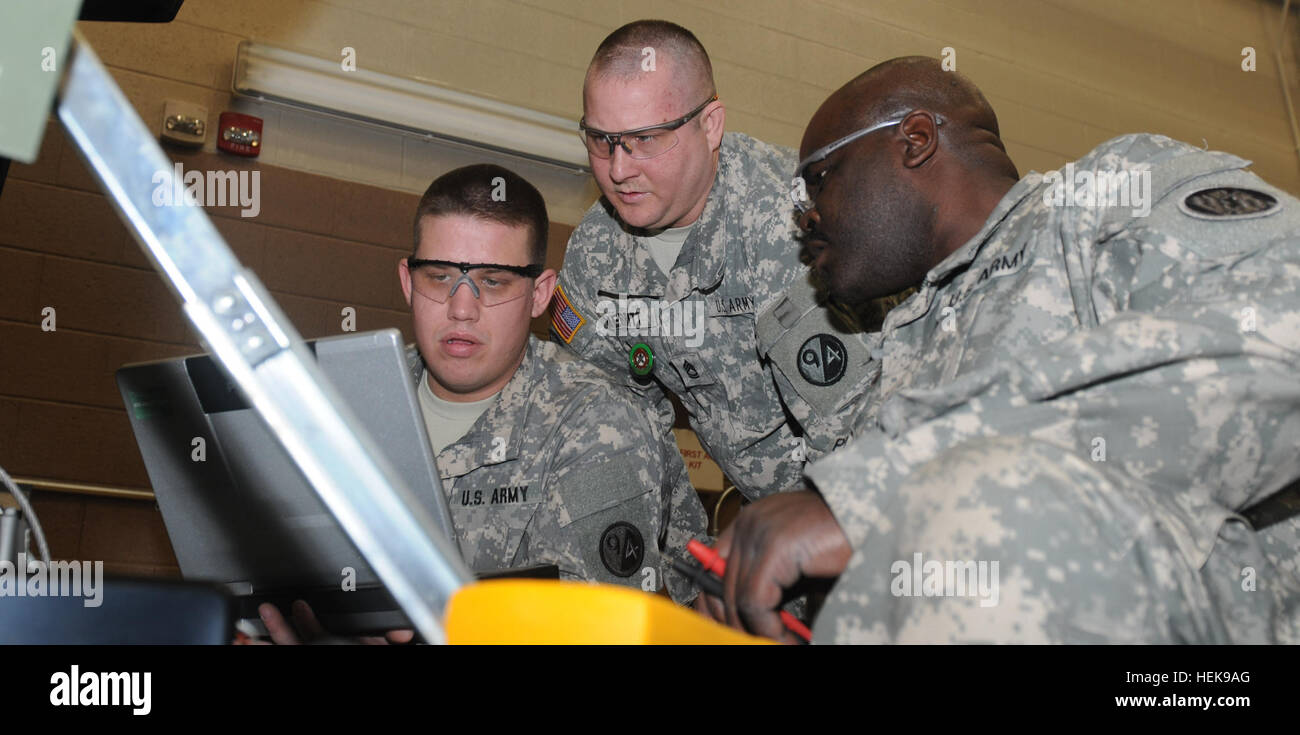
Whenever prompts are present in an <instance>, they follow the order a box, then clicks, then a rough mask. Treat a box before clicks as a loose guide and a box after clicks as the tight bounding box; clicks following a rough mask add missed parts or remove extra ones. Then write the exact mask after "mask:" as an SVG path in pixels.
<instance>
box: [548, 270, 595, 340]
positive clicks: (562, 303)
mask: <svg viewBox="0 0 1300 735" xmlns="http://www.w3.org/2000/svg"><path fill="white" fill-rule="evenodd" d="M586 322H587V320H586V319H583V318H582V315H581V314H579V313H578V310H577V309H575V308H573V304H572V303H570V302H569V297H568V296H567V295H565V293H564V287H563V286H560V285H558V284H557V285H556V286H555V295H554V296H552V297H551V329H554V330H555V333H556V334H558V335H560V339H562V340H564V343H565V344H569V343H570V342H572V341H573V335H575V334H577V333H578V329H580V328H581V327H582V325H583V324H586Z"/></svg>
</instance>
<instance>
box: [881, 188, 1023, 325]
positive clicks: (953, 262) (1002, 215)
mask: <svg viewBox="0 0 1300 735" xmlns="http://www.w3.org/2000/svg"><path fill="white" fill-rule="evenodd" d="M1042 181H1043V176H1042V174H1039V173H1038V172H1036V171H1031V172H1030V173H1029V174H1027V175H1026V176H1025V177H1024V178H1023V179H1021V180H1020V181H1017V182H1016V185H1015V186H1013V187H1011V190H1010V191H1008V192H1007V193H1006V194H1005V195H1003V197H1002V199H1001V200H999V201H998V204H997V206H996V207H994V208H993V211H992V212H991V213H990V214H989V216H988V219H986V220H984V226H983V227H981V228H980V231H979V232H977V233H976V234H975V236H974V237H972V238H971V239H969V240H967V241H966V244H964V245H962V246H961V247H959V248H957V249H956V250H954V251H953V252H952V253H950V254H949V255H948V257H946V258H944V259H943V261H942V262H940V263H939V265H936V266H935V267H934V268H931V269H930V272H929V273H926V274H925V280H924V281H922V282H921V286H920V288H919V289H917V292H916V293H914V294H912V296H911V297H910V298H908V299H907V300H906V301H904V302H903V303H902V304H899V305H898V306H897V307H896V308H894V309H893V310H891V311H890V312H889V315H888V316H886V317H885V324H884V328H883V331H889V330H891V329H893V328H895V327H900V326H902V325H904V324H909V323H911V322H913V321H915V320H917V319H919V318H920V317H921V316H922V315H924V314H926V313H927V312H929V311H930V302H931V300H932V299H933V298H934V294H935V292H936V290H937V287H938V285H939V284H942V283H943V282H944V281H945V280H946V279H947V278H948V277H949V276H951V275H952V274H953V273H955V272H956V271H958V270H959V269H962V268H965V267H966V266H968V265H970V264H971V261H973V260H975V256H977V255H979V252H980V250H982V249H983V248H984V245H985V244H986V243H987V242H988V241H989V240H990V239H991V238H992V237H993V234H994V233H995V232H997V230H998V228H999V227H1001V226H1002V223H1003V221H1005V220H1006V218H1007V216H1008V215H1010V214H1011V212H1012V211H1014V210H1015V209H1016V207H1019V206H1020V204H1021V203H1022V202H1023V201H1024V200H1025V198H1026V197H1028V196H1029V195H1030V194H1031V193H1033V191H1034V190H1035V189H1037V188H1038V186H1039V185H1040V184H1041V183H1042Z"/></svg>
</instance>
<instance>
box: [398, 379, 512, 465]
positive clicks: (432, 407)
mask: <svg viewBox="0 0 1300 735" xmlns="http://www.w3.org/2000/svg"><path fill="white" fill-rule="evenodd" d="M416 393H417V394H418V395H419V397H420V413H421V414H423V415H424V428H425V431H427V432H429V444H431V445H433V453H434V454H435V455H437V454H438V453H439V452H441V451H442V450H444V449H446V448H447V447H449V446H451V445H452V444H455V443H456V441H457V440H459V439H460V438H461V437H463V436H465V434H467V433H468V432H469V430H470V427H472V426H473V425H474V422H475V421H478V417H479V416H482V415H483V412H484V411H486V410H488V407H489V406H491V405H492V402H493V401H495V400H496V399H497V396H499V395H501V391H497V392H496V393H493V394H492V395H491V396H488V397H487V398H484V399H483V400H481V401H470V402H468V403H457V402H455V401H447V400H443V399H441V398H439V397H438V396H435V395H434V394H433V390H432V389H431V388H429V371H428V370H425V371H424V373H423V374H422V375H421V376H420V388H419V390H418V391H416Z"/></svg>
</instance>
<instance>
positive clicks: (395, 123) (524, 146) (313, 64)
mask: <svg viewBox="0 0 1300 735" xmlns="http://www.w3.org/2000/svg"><path fill="white" fill-rule="evenodd" d="M233 86H234V90H235V92H236V93H237V94H240V95H243V96H246V97H251V98H254V99H259V100H265V101H269V102H278V103H281V104H285V105H290V106H292V107H298V108H304V109H309V110H315V111H317V112H324V113H327V114H330V115H337V116H341V117H344V118H348V119H353V120H359V121H362V122H367V123H371V124H375V125H381V126H383V127H387V128H394V129H398V130H402V131H406V132H410V133H415V134H418V135H427V136H433V137H437V138H444V139H448V140H452V141H456V142H458V143H462V144H467V145H470V146H475V147H480V148H487V149H491V150H494V151H498V152H501V153H506V154H509V155H513V156H520V157H523V158H527V159H531V160H534V161H541V162H543V163H549V164H553V165H556V166H560V167H563V168H566V169H569V170H571V171H576V172H583V173H586V172H589V171H590V168H589V167H588V161H587V150H586V148H585V147H584V146H583V145H582V142H581V141H580V140H579V139H578V125H577V123H576V122H574V121H572V120H566V119H565V118H562V117H559V116H556V115H548V114H546V113H543V112H537V111H536V110H530V109H527V108H524V107H519V106H516V105H509V104H506V103H504V102H497V101H495V100H489V99H484V98H483V97H479V96H476V95H472V94H468V93H466V92H458V91H456V90H452V89H447V88H446V87H441V86H438V85H436V84H431V83H429V82H423V81H419V80H416V79H407V78H405V77H397V76H392V75H389V74H381V73H379V72H375V71H370V70H367V69H360V68H358V69H356V70H355V71H344V70H343V68H342V65H341V64H340V62H339V60H338V59H334V60H327V59H320V58H317V57H314V56H309V55H307V54H301V53H298V52H296V51H288V50H285V49H280V48H275V47H274V46H268V45H266V44H262V43H254V42H252V41H243V42H241V43H240V44H239V52H238V54H237V55H236V57H235V75H234V84H233Z"/></svg>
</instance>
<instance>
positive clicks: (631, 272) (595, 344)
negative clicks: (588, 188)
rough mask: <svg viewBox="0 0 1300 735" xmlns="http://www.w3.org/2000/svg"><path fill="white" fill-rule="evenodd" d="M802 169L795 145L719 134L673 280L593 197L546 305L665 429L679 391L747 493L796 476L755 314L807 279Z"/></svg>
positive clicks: (556, 324)
mask: <svg viewBox="0 0 1300 735" xmlns="http://www.w3.org/2000/svg"><path fill="white" fill-rule="evenodd" d="M794 165H795V160H794V154H793V152H792V151H790V150H788V149H783V148H777V147H775V146H771V145H768V144H766V143H763V142H761V141H758V140H755V139H753V138H750V137H748V136H745V135H741V134H737V133H727V134H726V135H724V136H723V139H722V146H721V152H720V154H719V160H718V173H717V178H716V179H715V181H714V184H713V189H712V190H711V191H710V192H709V199H708V203H707V204H706V205H705V208H704V211H703V213H702V214H701V215H700V218H699V220H697V222H696V223H695V225H694V227H693V229H692V230H691V232H690V234H689V236H688V237H687V239H686V241H685V243H684V244H683V245H682V250H681V253H680V254H679V256H678V258H677V262H676V264H675V265H674V266H673V268H672V270H671V271H670V272H669V273H668V274H667V275H665V274H664V273H663V271H661V270H660V269H659V267H658V266H657V265H656V264H655V262H654V260H653V258H652V256H651V254H650V251H649V249H648V248H647V247H646V246H645V245H644V244H643V243H641V242H638V239H637V238H636V237H634V236H633V235H632V234H630V233H628V232H627V231H625V230H624V229H623V228H622V227H621V226H620V224H619V222H618V220H617V219H616V217H615V213H614V211H613V208H612V207H610V205H609V204H608V203H606V202H604V201H603V200H602V201H600V202H597V203H596V204H595V205H594V206H593V207H592V208H591V210H590V211H588V212H587V215H586V216H585V217H584V218H583V220H582V223H581V224H580V225H579V226H578V228H577V229H576V230H574V232H573V235H572V236H571V237H570V238H569V244H568V249H567V251H566V253H565V256H564V267H563V268H562V269H561V271H560V286H559V288H557V289H556V297H555V299H554V300H553V301H552V303H551V323H552V330H553V332H554V336H555V338H556V339H558V340H563V341H564V342H565V343H567V344H568V345H569V346H570V347H571V348H573V349H574V350H576V351H577V352H578V353H579V354H581V355H582V356H583V357H585V358H587V359H588V360H591V361H593V362H595V363H596V364H598V365H600V366H601V367H603V368H605V369H607V370H609V371H611V372H612V373H614V374H615V375H621V376H626V377H627V381H628V385H629V386H630V387H632V388H633V390H635V391H637V392H639V393H641V394H643V395H646V396H648V397H650V398H651V399H653V400H655V401H657V402H658V406H659V409H660V421H661V427H660V428H661V431H663V432H664V434H665V435H666V436H671V434H670V433H669V431H670V429H671V426H672V420H673V416H672V406H671V404H670V403H669V401H668V400H667V398H666V396H665V394H664V391H665V390H667V391H669V392H671V393H673V394H675V395H676V396H677V397H678V398H680V399H681V401H682V403H683V405H684V406H685V407H686V411H687V413H688V414H689V418H690V424H691V428H692V429H693V430H694V431H695V433H696V434H697V435H698V436H699V438H700V443H701V444H703V445H704V448H705V450H706V451H708V453H709V456H710V457H712V458H713V459H714V460H715V461H716V462H717V463H718V464H719V465H720V466H721V467H722V470H723V472H725V473H726V475H727V477H728V478H729V479H730V480H731V481H732V482H734V483H735V484H736V487H737V488H738V489H739V490H740V491H741V492H742V493H744V494H745V495H746V496H748V497H750V498H754V497H758V496H761V495H764V494H767V493H772V492H779V491H781V490H786V489H788V488H791V487H794V486H797V485H800V484H802V480H801V478H800V474H801V471H802V465H803V457H802V454H801V450H800V443H799V442H798V440H797V439H796V437H795V435H794V432H793V430H792V429H791V427H790V425H789V424H788V423H787V420H786V416H785V412H784V410H783V409H782V407H781V403H780V399H779V398H778V396H777V392H776V388H775V386H774V385H773V382H772V374H771V370H770V368H768V367H767V366H766V365H765V364H763V363H762V362H761V357H760V355H759V354H758V349H757V343H756V339H755V333H754V318H755V315H756V314H757V313H758V312H759V311H760V310H761V309H763V308H764V307H765V306H766V304H767V303H768V302H769V301H770V300H772V299H773V298H775V297H776V296H777V295H779V294H781V293H782V292H783V291H785V290H786V288H787V287H789V286H790V285H791V284H792V283H794V282H796V280H799V279H806V278H807V277H808V269H807V267H806V266H804V265H803V264H802V263H800V261H799V245H798V243H797V242H796V240H795V226H794V217H793V207H792V205H791V203H790V200H789V193H788V192H789V177H790V174H791V172H792V171H793V170H794ZM634 302H635V303H637V304H648V305H650V306H652V307H654V308H656V309H659V308H661V307H669V311H668V312H664V313H668V314H670V318H669V319H668V320H667V321H668V324H667V325H666V326H665V325H662V324H656V323H649V324H647V323H645V322H641V321H638V319H644V318H647V317H646V316H645V315H646V314H648V311H636V310H635V308H633V309H629V308H627V305H628V304H631V303H634ZM674 310H675V311H674ZM695 314H700V315H701V317H702V318H701V319H699V320H698V321H701V322H703V323H702V324H698V325H697V324H696V320H695V319H694V317H693V315H695ZM693 327H697V329H696V330H695V331H693V330H692V328H693ZM638 343H645V344H646V345H648V346H649V347H650V350H651V352H652V354H653V358H654V362H653V372H652V373H651V374H650V375H649V376H648V377H646V378H640V379H639V378H637V376H635V375H633V373H632V370H631V368H630V366H629V353H630V352H631V350H632V349H633V348H634V347H635V346H636V345H637V344H638Z"/></svg>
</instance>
